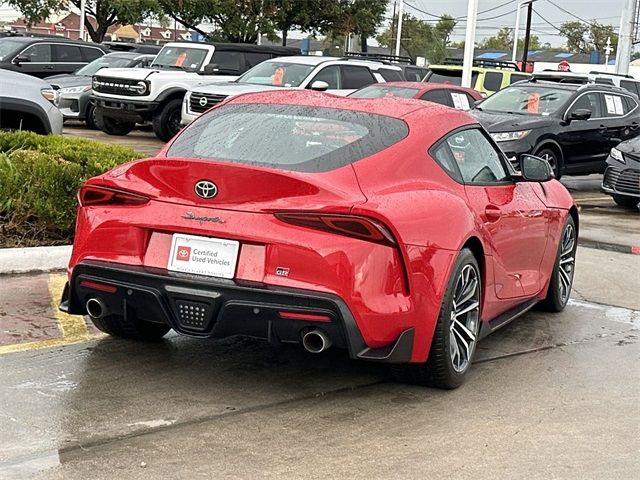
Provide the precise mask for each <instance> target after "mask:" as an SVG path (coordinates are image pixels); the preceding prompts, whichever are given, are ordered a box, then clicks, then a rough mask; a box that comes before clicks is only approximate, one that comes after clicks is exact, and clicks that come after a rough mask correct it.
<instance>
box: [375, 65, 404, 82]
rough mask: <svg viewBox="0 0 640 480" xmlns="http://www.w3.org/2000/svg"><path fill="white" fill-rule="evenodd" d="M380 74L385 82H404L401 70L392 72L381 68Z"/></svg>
mask: <svg viewBox="0 0 640 480" xmlns="http://www.w3.org/2000/svg"><path fill="white" fill-rule="evenodd" d="M378 73H379V74H380V76H381V77H382V78H384V80H385V82H401V81H403V80H404V77H403V76H402V72H400V71H399V70H391V69H390V68H379V69H378Z"/></svg>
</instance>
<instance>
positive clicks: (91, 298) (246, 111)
mask: <svg viewBox="0 0 640 480" xmlns="http://www.w3.org/2000/svg"><path fill="white" fill-rule="evenodd" d="M521 167H522V169H521V172H520V173H516V172H515V171H514V170H512V169H511V167H510V164H509V162H508V161H507V159H506V158H505V156H504V155H503V153H502V152H501V151H500V149H499V148H498V147H497V146H496V144H495V143H494V142H493V141H492V140H491V137H490V136H489V135H488V134H487V133H486V132H485V131H484V130H483V129H482V127H481V126H480V125H479V124H478V123H477V121H476V120H475V119H474V118H473V117H471V116H469V115H468V114H466V113H464V112H462V111H457V110H453V109H451V108H446V107H443V106H441V105H436V104H433V103H429V102H422V101H418V100H412V99H398V98H392V99H386V98H377V99H371V100H367V99H353V98H342V97H336V96H332V95H327V94H323V93H319V92H311V91H283V92H269V93H257V94H248V95H241V96H237V97H234V98H232V99H230V100H227V101H225V102H223V103H221V104H220V105H219V106H218V107H217V108H214V109H212V110H211V111H209V112H208V113H206V114H205V115H203V116H202V117H200V118H199V119H198V120H196V121H195V122H193V123H192V124H191V125H190V126H189V127H187V128H186V129H185V130H183V131H182V132H181V133H180V134H179V135H178V136H177V137H176V138H174V139H173V140H172V141H171V142H170V143H169V144H168V145H167V146H166V147H165V148H164V149H163V150H162V151H161V152H160V153H159V154H158V155H157V156H156V157H154V158H149V159H146V160H139V161H134V162H131V163H128V164H125V165H122V166H119V167H117V168H115V169H113V170H111V171H109V172H107V173H105V174H103V175H101V176H99V177H95V178H92V179H90V180H89V181H87V182H86V184H85V185H84V186H83V187H82V189H81V190H80V193H79V202H80V207H79V209H78V220H77V230H76V237H75V243H74V248H73V255H72V258H71V262H70V266H69V282H68V285H67V287H66V288H65V290H64V294H63V298H62V302H61V306H60V307H61V309H62V310H63V311H66V312H69V313H72V314H88V315H89V316H90V318H91V319H92V320H93V322H94V323H95V325H96V326H97V327H98V328H99V329H100V330H102V331H104V332H106V333H109V334H112V335H116V336H120V337H127V338H134V339H141V340H154V339H159V338H160V337H162V336H164V335H165V334H166V333H167V332H168V331H169V330H170V329H173V330H175V331H176V332H179V333H181V334H184V335H189V336H193V337H202V338H210V337H215V338H220V337H227V336H231V335H248V336H254V337H261V338H264V339H267V340H268V341H269V342H272V343H273V344H279V343H281V342H286V343H290V342H301V343H302V344H303V346H304V347H305V348H306V349H307V350H308V351H310V352H316V353H319V352H322V351H323V350H326V349H327V348H329V347H330V346H331V345H334V346H336V347H339V348H344V349H346V350H347V351H348V353H349V355H350V357H351V358H353V359H362V360H371V361H377V362H387V363H391V364H393V368H392V370H393V371H394V372H395V374H396V375H397V376H398V378H400V379H403V380H404V381H408V382H414V383H419V384H430V385H435V386H439V387H443V388H454V387H456V386H458V385H459V384H460V383H461V382H462V380H463V377H464V375H465V374H466V372H467V371H468V370H469V367H470V365H471V363H472V360H473V355H474V351H475V349H476V345H477V342H478V340H479V339H480V338H481V337H483V336H484V335H486V334H488V333H490V332H492V331H494V330H496V329H497V328H500V327H501V326H503V325H505V324H506V323H507V322H509V321H511V320H512V319H514V318H515V317H517V316H518V315H520V314H522V313H523V312H525V311H527V310H528V309H529V308H531V307H532V306H533V305H535V304H536V303H541V304H542V305H543V306H544V307H546V308H548V309H549V310H554V311H559V310H562V309H563V308H564V306H565V305H566V303H567V300H568V298H569V293H570V290H571V284H572V279H573V271H574V263H575V260H574V259H575V252H576V236H577V230H578V212H577V209H576V207H575V206H574V204H573V202H572V199H571V197H570V195H569V193H568V192H567V190H565V188H564V187H563V186H562V185H561V184H560V183H558V182H557V181H555V180H554V179H552V174H551V170H550V168H549V165H548V164H547V163H546V162H545V161H544V160H542V159H539V158H536V157H531V156H524V157H523V159H522V164H521Z"/></svg>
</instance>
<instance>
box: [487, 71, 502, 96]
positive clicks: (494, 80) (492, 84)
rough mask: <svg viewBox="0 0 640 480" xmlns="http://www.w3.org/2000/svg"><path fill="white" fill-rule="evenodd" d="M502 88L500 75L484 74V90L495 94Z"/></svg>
mask: <svg viewBox="0 0 640 480" xmlns="http://www.w3.org/2000/svg"><path fill="white" fill-rule="evenodd" d="M501 87H502V74H501V73H498V72H485V74H484V88H485V90H490V91H492V92H497V91H498V90H500V88H501Z"/></svg>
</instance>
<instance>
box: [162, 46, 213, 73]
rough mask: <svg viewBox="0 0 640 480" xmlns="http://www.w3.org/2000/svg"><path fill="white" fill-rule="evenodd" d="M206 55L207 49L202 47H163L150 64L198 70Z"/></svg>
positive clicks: (168, 67)
mask: <svg viewBox="0 0 640 480" xmlns="http://www.w3.org/2000/svg"><path fill="white" fill-rule="evenodd" d="M206 56H207V50H204V49H202V48H188V47H182V46H180V47H163V49H162V50H160V52H159V53H158V56H157V57H156V58H155V60H154V61H153V64H152V65H151V66H152V67H156V68H166V69H179V70H200V67H201V66H202V62H204V58H205V57H206Z"/></svg>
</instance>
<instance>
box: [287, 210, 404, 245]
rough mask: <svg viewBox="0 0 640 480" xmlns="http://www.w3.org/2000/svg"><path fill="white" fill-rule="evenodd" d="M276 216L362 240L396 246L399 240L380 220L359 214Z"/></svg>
mask: <svg viewBox="0 0 640 480" xmlns="http://www.w3.org/2000/svg"><path fill="white" fill-rule="evenodd" d="M275 216H276V218H278V219H280V220H282V221H283V222H287V223H291V224H293V225H299V226H301V227H308V228H313V229H315V230H322V231H325V232H331V233H335V234H338V235H345V236H347V237H354V238H358V239H360V240H366V241H369V242H374V243H380V244H382V245H387V246H389V247H396V246H397V242H396V240H395V238H394V237H393V234H392V233H391V232H390V231H389V229H388V228H387V227H386V226H385V225H383V224H382V223H380V222H378V221H377V220H373V219H371V218H367V217H361V216H357V215H336V214H324V213H289V212H281V213H276V214H275Z"/></svg>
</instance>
